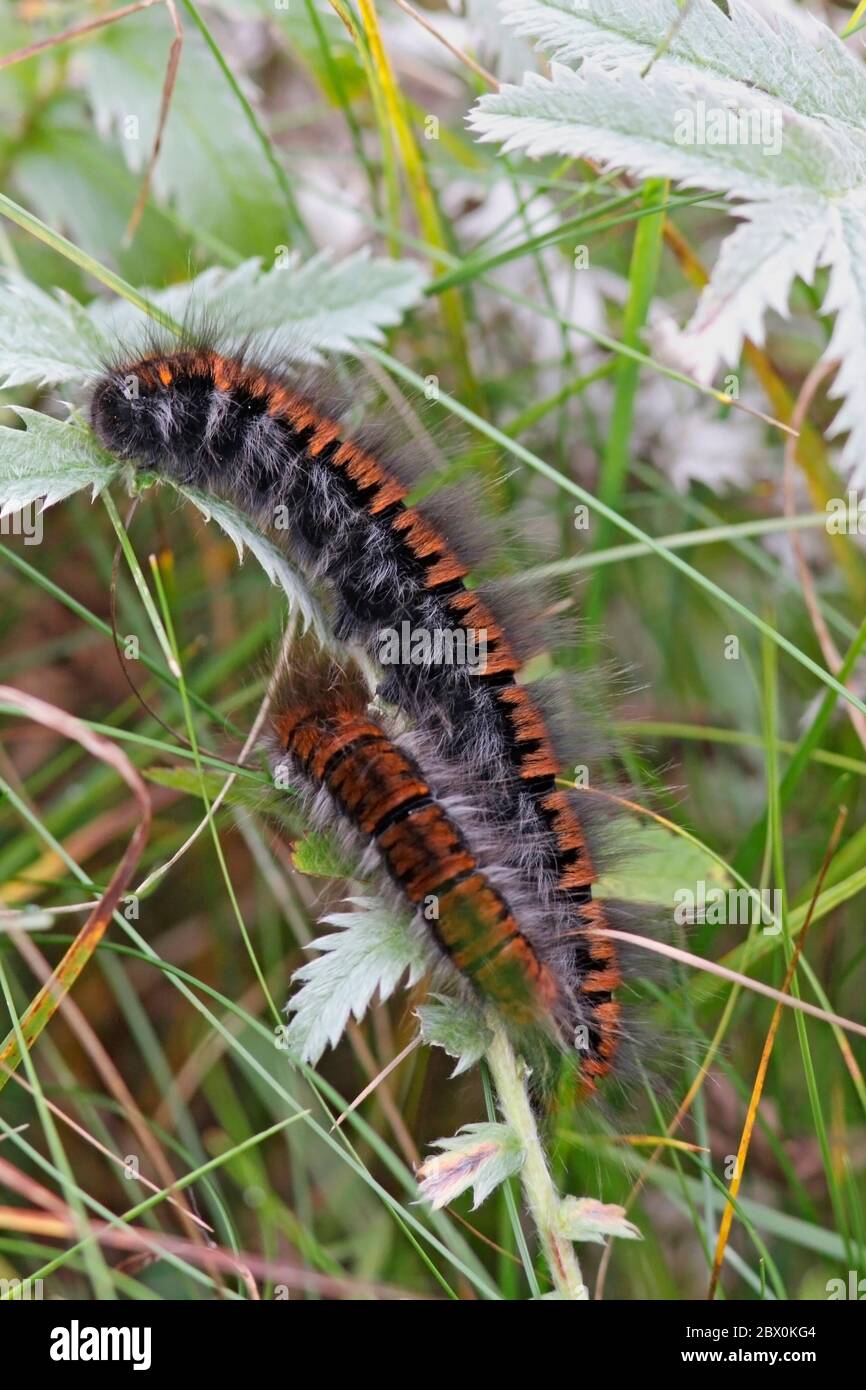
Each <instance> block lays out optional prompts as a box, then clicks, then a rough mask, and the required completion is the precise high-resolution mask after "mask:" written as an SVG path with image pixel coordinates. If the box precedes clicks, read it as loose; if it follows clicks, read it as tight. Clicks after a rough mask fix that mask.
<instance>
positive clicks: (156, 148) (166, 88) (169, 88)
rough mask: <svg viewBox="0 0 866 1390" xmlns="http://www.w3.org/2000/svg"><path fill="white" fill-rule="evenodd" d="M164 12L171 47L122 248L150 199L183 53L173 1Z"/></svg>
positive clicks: (130, 240)
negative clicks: (151, 137)
mask: <svg viewBox="0 0 866 1390" xmlns="http://www.w3.org/2000/svg"><path fill="white" fill-rule="evenodd" d="M165 5H166V9H167V10H168V13H169V17H170V19H171V25H172V28H173V29H174V38H173V39H172V41H171V48H170V49H169V51H168V63H167V64H166V68H165V77H164V78H163V82H162V95H161V97H160V102H159V117H158V119H157V123H156V135H155V136H154V140H153V146H152V148H151V151H150V155H149V156H148V160H147V166H146V168H145V171H144V178H143V179H142V181H141V187H140V188H139V190H138V197H137V198H136V200H135V207H134V208H133V209H132V212H131V213H130V216H129V221H128V222H127V224H126V231H125V232H124V234H123V242H122V244H123V246H129V245H130V244H131V242H132V239H133V237H134V236H135V233H136V230H137V228H138V224H139V222H140V221H141V219H142V215H143V213H144V209H145V208H146V207H147V200H148V198H149V197H150V184H151V180H152V179H153V171H154V169H155V167H156V161H157V160H158V159H159V152H160V150H161V149H162V140H163V136H164V135H165V127H166V122H167V121H168V113H169V111H170V109H171V98H172V96H173V95H174V84H175V82H176V81H177V70H178V67H179V66H180V55H181V53H182V51H183V25H182V24H181V22H180V15H179V14H178V12H177V5H176V4H175V0H165Z"/></svg>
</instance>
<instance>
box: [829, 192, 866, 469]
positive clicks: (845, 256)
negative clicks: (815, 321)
mask: <svg viewBox="0 0 866 1390" xmlns="http://www.w3.org/2000/svg"><path fill="white" fill-rule="evenodd" d="M829 259H830V262H831V267H832V268H831V272H830V285H829V288H828V290H827V298H826V300H825V301H824V305H823V309H824V312H825V313H835V315H836V320H835V323H834V325H833V334H832V337H831V339H830V343H829V346H828V347H827V351H826V353H825V360H827V361H832V360H833V359H834V358H838V359H839V362H840V367H839V370H838V372H837V373H836V376H835V377H834V379H833V382H832V385H831V387H830V394H831V395H832V396H834V397H836V396H841V397H842V398H843V405H842V408H841V410H839V412H838V414H837V416H836V418H835V420H834V421H833V426H832V430H831V433H833V434H840V433H841V432H842V431H844V430H847V431H849V434H848V441H847V443H846V445H845V450H844V454H843V457H844V458H845V459H847V460H849V461H850V462H851V464H852V470H851V482H852V484H853V485H854V486H855V487H861V488H862V487H864V486H866V392H864V390H863V362H864V352H866V188H863V189H861V190H860V191H859V192H858V193H857V194H852V195H851V196H850V197H849V198H845V199H844V200H843V201H841V202H840V203H838V204H837V206H836V208H835V210H834V226H833V235H832V241H831V243H830V256H829Z"/></svg>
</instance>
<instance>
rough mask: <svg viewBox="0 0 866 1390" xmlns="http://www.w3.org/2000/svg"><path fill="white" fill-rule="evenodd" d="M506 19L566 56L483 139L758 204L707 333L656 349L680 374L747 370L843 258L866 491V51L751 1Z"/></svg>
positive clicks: (482, 105)
mask: <svg viewBox="0 0 866 1390" xmlns="http://www.w3.org/2000/svg"><path fill="white" fill-rule="evenodd" d="M503 9H504V15H505V19H506V22H507V23H508V24H509V25H511V26H512V27H513V28H514V29H515V30H516V31H517V32H518V33H519V34H531V35H533V36H535V37H536V38H537V39H539V41H540V44H541V46H542V48H543V49H544V51H545V52H547V53H548V54H550V55H552V56H553V57H554V58H555V59H558V60H559V62H556V61H555V62H554V63H553V65H552V67H551V72H550V76H549V77H540V76H538V75H537V74H535V73H529V74H527V75H526V77H525V80H524V82H523V84H522V85H521V86H520V87H503V88H501V89H500V91H498V92H496V93H493V94H490V95H487V96H484V97H482V98H481V99H480V100H479V102H478V103H477V105H476V106H475V108H474V110H473V111H472V112H471V113H470V117H469V122H470V125H471V126H472V128H473V129H474V130H475V131H476V132H477V133H478V135H479V137H480V138H481V139H482V140H487V141H489V140H496V141H499V142H500V143H501V145H502V148H503V150H504V151H508V150H515V149H519V150H523V151H525V152H526V153H527V154H529V155H532V156H541V155H546V154H554V153H558V154H568V155H572V156H575V157H577V156H584V155H585V156H589V157H592V158H595V159H598V160H600V161H601V162H602V163H603V164H605V165H607V166H609V167H611V168H619V169H627V170H629V171H631V172H632V173H635V174H638V175H640V176H647V177H649V176H654V177H666V178H669V179H671V180H672V181H673V182H674V183H675V184H677V185H680V186H689V187H694V188H701V189H707V190H710V191H711V192H714V193H721V194H724V195H725V196H727V197H730V198H735V199H743V200H745V206H741V207H736V206H734V207H732V213H733V214H734V215H736V216H738V217H741V218H742V219H743V222H742V224H741V225H740V226H739V227H738V228H737V229H736V230H735V231H734V232H733V233H732V235H731V236H730V237H729V238H727V240H726V241H724V242H723V244H722V249H721V252H720V254H719V257H718V261H717V264H716V266H715V268H714V270H713V273H712V276H711V279H710V282H709V284H708V286H707V287H706V289H705V290H704V292H703V294H702V296H701V298H700V301H699V304H698V307H697V310H696V312H695V314H694V316H693V318H692V320H691V322H690V323H689V324H687V325H686V328H685V330H684V331H681V332H678V331H676V330H674V331H673V332H667V333H666V334H665V335H664V338H663V337H662V336H661V335H659V337H658V338H657V341H656V346H657V350H658V351H660V352H662V353H663V354H664V355H665V356H666V357H668V359H669V360H670V361H671V362H673V364H674V365H675V366H677V367H679V368H680V369H682V370H683V371H685V372H686V373H688V374H690V375H693V376H695V377H697V378H698V379H700V380H703V381H709V380H710V379H711V378H712V376H713V375H714V374H715V372H716V371H717V370H718V368H719V366H720V365H721V364H723V363H724V364H728V365H732V364H733V363H735V362H736V361H737V359H738V357H739V353H740V351H741V349H742V343H743V339H744V338H745V337H747V336H748V337H750V338H752V339H753V340H754V341H757V342H759V343H760V342H761V341H762V339H763V323H764V318H765V315H766V313H767V310H768V309H775V310H777V311H778V312H780V313H786V312H787V308H788V296H789V293H790V290H791V286H792V284H793V282H794V280H795V279H796V278H797V277H802V278H804V279H806V280H808V281H811V280H812V279H814V275H815V272H816V270H817V268H818V267H819V266H822V265H825V264H829V265H830V267H831V277H830V287H829V292H828V296H827V300H826V303H825V309H826V310H827V311H828V312H833V313H835V314H836V322H835V325H834V330H833V337H832V341H831V343H830V345H829V347H828V349H827V353H826V355H825V360H835V359H840V360H841V366H840V369H839V371H838V373H837V375H836V379H835V382H834V385H833V388H832V390H833V394H834V395H836V396H840V397H841V398H842V401H843V404H842V408H841V409H840V411H839V413H838V415H837V418H836V421H835V424H834V429H835V432H836V433H846V434H847V435H848V438H847V442H846V444H845V448H844V450H843V454H842V460H843V464H846V465H847V467H848V469H849V471H850V474H851V481H852V483H854V484H855V485H862V484H863V483H864V481H866V393H864V392H863V391H862V390H861V389H860V375H861V371H860V366H861V362H862V355H861V354H862V349H863V346H864V342H866V294H864V280H863V270H862V267H863V264H864V262H863V252H864V245H863V242H864V234H863V230H862V228H863V212H864V200H866V75H864V72H863V67H862V64H861V63H860V62H859V61H858V60H857V58H856V57H855V55H854V54H853V52H852V51H850V50H848V49H846V47H845V45H844V44H842V43H841V42H840V40H839V39H837V38H836V36H835V35H834V34H833V33H832V32H831V30H830V29H829V28H828V27H827V26H826V25H823V24H821V23H820V22H818V21H817V20H807V21H806V22H804V24H802V25H800V24H794V23H792V22H791V21H790V20H787V19H784V20H783V19H782V18H781V17H780V18H779V20H778V21H777V22H776V23H775V24H769V23H768V22H767V21H766V20H764V19H763V18H762V17H761V16H760V15H758V14H757V13H756V12H755V11H754V10H753V9H752V8H751V6H750V5H748V4H747V3H745V0H730V3H729V4H728V5H727V6H726V7H725V8H724V9H723V7H722V6H721V5H718V4H716V3H714V0H694V3H692V4H689V5H688V6H686V7H685V9H683V8H682V7H681V6H680V5H679V4H678V3H677V0H642V3H641V4H640V5H634V4H632V3H631V0H579V3H576V4H573V3H566V0H504V7H503ZM726 10H727V11H728V13H726V12H725V11H726ZM563 60H565V61H568V62H571V63H579V64H580V67H579V70H578V71H576V72H575V71H574V70H573V69H572V68H568V67H563V66H562V65H561V64H562V61H563ZM714 122H715V123H716V124H715V126H714V124H713V123H714ZM711 131H715V133H714V134H711V133H710V132H711ZM719 132H721V134H722V136H723V138H722V139H720V140H719V139H718V135H719Z"/></svg>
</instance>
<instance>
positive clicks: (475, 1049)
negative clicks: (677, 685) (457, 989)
mask: <svg viewBox="0 0 866 1390" xmlns="http://www.w3.org/2000/svg"><path fill="white" fill-rule="evenodd" d="M434 999H435V1000H436V1002H435V1003H432V1004H422V1005H421V1006H420V1008H419V1009H418V1019H419V1021H420V1024H421V1036H422V1038H423V1039H424V1041H425V1042H426V1043H429V1044H430V1045H431V1046H434V1047H441V1048H442V1049H443V1050H444V1051H445V1052H447V1053H448V1056H449V1057H456V1058H457V1066H456V1067H455V1068H454V1070H453V1072H452V1073H451V1075H452V1076H460V1074H461V1072H464V1071H468V1070H469V1068H470V1067H474V1066H475V1064H476V1063H477V1062H480V1060H481V1058H482V1057H483V1056H484V1054H485V1052H486V1051H487V1049H488V1048H489V1046H490V1044H491V1042H492V1041H493V1034H492V1033H491V1032H490V1029H489V1028H488V1027H487V1026H486V1025H485V1023H484V1016H483V1014H482V1012H481V1010H480V1009H479V1008H478V1006H477V1004H474V1003H473V1002H472V1001H471V1000H464V999H449V998H447V997H446V996H445V995H435V996H434Z"/></svg>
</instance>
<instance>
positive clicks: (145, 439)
mask: <svg viewBox="0 0 866 1390" xmlns="http://www.w3.org/2000/svg"><path fill="white" fill-rule="evenodd" d="M130 380H132V381H133V382H134V385H135V389H134V390H130V389H129V383H130ZM91 418H92V422H93V425H94V428H95V430H96V432H97V435H98V436H99V438H100V440H101V441H102V443H103V444H104V445H105V447H106V448H108V449H109V450H110V451H111V452H113V453H114V454H116V455H118V456H119V457H121V458H125V459H134V460H136V461H138V462H139V463H140V464H141V465H142V466H144V467H146V468H148V469H150V470H151V471H153V472H155V473H158V474H162V475H163V476H166V477H168V478H170V479H172V480H174V481H177V482H179V483H182V484H185V485H193V486H195V487H198V488H200V489H203V490H205V491H209V492H211V493H212V494H214V495H218V496H221V497H224V498H227V499H228V500H230V501H232V502H233V503H234V504H235V505H237V506H239V507H240V508H241V509H243V510H244V511H245V512H247V513H248V514H250V515H251V516H252V517H253V518H254V519H255V520H256V522H257V523H258V524H259V525H261V526H263V527H265V528H273V527H274V525H275V523H276V518H277V517H278V516H279V517H280V518H281V519H282V521H283V524H284V525H285V526H286V527H287V529H286V530H285V531H279V532H277V534H278V535H280V536H283V537H284V536H288V544H289V545H290V546H291V548H292V551H293V555H294V556H295V558H296V559H298V560H299V561H300V562H301V563H302V564H303V565H304V566H305V568H306V569H307V570H308V572H309V573H310V574H311V575H312V576H313V577H314V578H317V579H321V580H322V581H324V582H325V584H326V586H327V587H328V588H329V589H330V591H331V593H332V596H333V599H334V609H335V611H334V627H335V632H336V635H337V636H338V637H340V638H343V639H352V640H355V641H360V642H362V643H363V644H365V645H366V647H367V648H368V650H369V651H370V652H371V654H372V655H373V656H374V657H375V656H376V655H377V654H378V652H379V650H380V640H381V634H382V631H383V629H384V628H386V627H387V628H388V629H399V628H400V627H401V625H403V624H404V623H405V624H408V627H409V630H410V631H412V632H421V633H437V632H440V633H441V632H450V633H455V632H456V633H457V634H458V635H462V636H463V638H464V647H466V648H468V647H470V646H473V647H474V646H476V645H477V638H478V635H479V634H481V635H482V638H483V650H484V659H483V661H481V662H477V663H476V662H462V663H460V662H453V661H451V660H448V659H443V657H442V655H441V654H440V655H437V651H436V646H435V643H434V644H431V647H430V649H429V650H428V652H427V653H426V654H425V655H423V656H422V658H421V659H420V660H418V659H417V658H416V656H415V653H414V651H413V652H412V654H411V655H410V656H408V657H407V656H406V654H405V653H403V654H399V655H398V659H397V660H396V661H394V662H393V664H391V665H390V666H389V667H388V678H387V680H386V681H385V683H384V685H383V687H382V693H383V695H384V697H385V699H386V700H388V701H389V702H391V703H392V704H394V705H396V706H398V707H399V708H401V709H402V710H403V711H404V712H405V714H406V715H408V717H409V718H410V720H411V721H412V722H413V724H415V725H416V726H417V727H418V728H419V729H421V730H422V731H423V733H424V735H425V739H426V743H427V745H428V747H431V748H433V749H434V750H435V754H436V756H437V758H439V759H441V762H442V765H443V766H445V767H448V768H450V769H451V770H452V774H453V775H456V776H457V778H458V779H459V780H460V781H461V782H462V785H463V787H464V789H465V791H466V792H467V793H468V794H469V796H470V798H471V799H472V800H473V801H474V802H475V803H476V805H477V807H478V813H479V816H480V818H481V820H482V821H483V822H484V823H485V824H486V825H487V826H488V827H490V828H491V831H492V833H494V837H495V838H496V839H497V840H498V847H499V855H498V856H497V857H498V859H499V862H500V864H501V867H502V869H503V872H508V873H510V874H512V875H513V878H514V882H515V883H519V884H520V885H521V887H522V892H523V894H524V897H525V898H526V899H527V900H528V901H529V900H531V901H532V902H533V903H534V907H533V915H534V916H536V917H537V918H538V919H539V922H540V923H543V929H542V928H541V927H540V928H539V931H538V933H537V936H536V940H537V941H540V939H541V937H542V936H544V938H545V941H546V955H547V960H546V962H545V961H544V957H543V955H542V954H541V953H539V954H538V956H537V959H538V961H539V962H542V963H545V964H546V965H547V967H548V968H549V969H551V970H552V971H554V973H555V974H556V977H557V979H558V980H559V982H560V995H561V996H562V998H561V999H559V1000H558V1003H557V1007H559V1005H560V1004H563V1003H564V999H565V998H566V997H568V996H570V997H571V998H578V997H582V998H584V999H586V998H588V997H589V996H591V998H592V1008H591V1010H590V1011H589V1012H590V1015H591V1016H590V1018H589V1021H588V1028H589V1038H588V1045H587V1048H586V1052H585V1056H584V1058H583V1067H582V1070H583V1074H584V1079H585V1082H586V1084H587V1085H589V1086H592V1085H593V1084H594V1082H595V1080H597V1079H598V1078H599V1077H601V1076H603V1075H604V1074H605V1073H606V1072H607V1071H608V1070H609V1069H610V1066H611V1061H612V1057H613V1053H614V1051H615V1042H614V1040H615V1038H616V1035H617V1031H618V1024H619V1004H618V1003H617V1001H616V1000H615V999H614V998H613V995H614V991H615V990H616V989H617V987H618V985H619V984H620V969H619V964H618V960H617V953H616V949H615V947H614V945H613V943H612V941H611V940H610V939H609V938H607V937H606V936H604V935H603V934H602V929H603V927H604V925H605V913H604V911H603V910H602V906H601V904H600V903H599V902H598V901H594V900H593V896H592V883H593V881H594V879H595V877H596V871H595V863H594V855H593V854H591V853H590V848H589V845H588V838H587V833H586V818H585V815H584V813H583V808H582V806H581V804H580V802H579V801H578V800H577V798H575V797H574V796H573V795H572V794H571V793H570V792H568V791H567V790H565V789H563V788H562V787H561V786H559V785H557V779H561V778H562V775H563V767H564V760H563V756H562V753H561V750H560V746H559V742H558V740H557V738H556V737H555V736H554V733H553V727H552V723H551V720H550V718H549V716H548V714H547V713H546V710H545V702H544V700H543V697H542V693H541V692H539V691H538V690H536V689H533V688H532V687H530V686H528V685H527V684H524V683H520V681H519V679H518V678H519V676H520V675H521V671H522V667H523V664H524V653H522V652H519V651H518V648H519V647H520V646H521V643H520V641H519V640H518V639H517V637H516V635H515V633H516V619H515V617H514V615H510V614H509V613H508V612H507V605H506V604H505V603H504V601H503V599H502V596H501V595H496V594H495V593H493V592H490V591H486V590H481V589H470V588H468V587H467V584H466V578H467V575H468V573H469V562H468V559H467V558H465V557H464V553H463V549H462V547H460V546H459V544H458V545H454V544H452V542H451V541H450V540H449V539H447V538H446V531H447V530H449V529H450V528H449V527H448V525H447V523H445V524H443V522H442V521H441V519H439V518H436V519H434V516H433V512H432V510H431V509H430V508H429V507H427V506H415V505H410V504H409V502H408V500H407V498H408V491H409V486H410V484H411V481H412V479H413V476H414V475H416V474H417V473H418V472H419V471H420V470H418V469H417V468H415V467H414V466H413V464H412V460H411V459H409V458H407V457H406V454H405V453H404V454H402V455H393V456H392V455H391V454H389V452H388V451H387V450H386V449H384V448H383V447H382V446H381V444H374V443H372V442H370V441H369V440H367V439H365V437H364V436H363V435H362V434H358V433H352V432H351V431H348V430H347V429H346V428H344V426H343V425H342V424H341V421H340V418H339V413H338V412H337V411H336V410H334V409H332V408H330V407H329V403H328V400H327V399H326V398H325V397H324V396H323V395H322V394H321V393H320V392H317V391H316V389H315V388H311V387H304V388H301V387H298V386H296V385H294V384H292V382H291V381H290V379H289V378H287V377H286V376H285V375H284V374H283V373H282V372H280V371H278V370H274V369H272V368H270V367H266V366H264V365H262V364H261V363H256V362H253V361H251V360H246V359H245V358H244V357H243V355H235V356H226V355H223V354H221V353H219V352H217V351H216V350H215V349H214V348H213V347H212V346H209V345H206V344H203V343H199V344H195V345H191V346H186V347H183V348H181V349H179V350H172V351H165V352H160V351H154V352H151V353H149V354H148V355H146V356H144V357H142V358H141V359H139V360H137V361H125V362H120V363H117V364H115V365H114V366H113V367H112V368H111V369H110V370H108V371H107V372H106V373H105V375H104V376H103V378H102V379H101V380H100V381H99V382H98V384H97V386H96V388H95V390H94V393H93V397H92V404H91ZM374 748H375V743H374V742H371V744H370V745H369V749H370V751H371V752H372V751H373V750H374ZM379 751H380V753H381V751H382V750H381V748H380V750H379ZM382 756H384V754H382ZM381 770H382V769H380V771H381ZM419 772H420V769H418V772H414V771H413V772H411V773H410V772H409V771H407V772H406V776H407V777H408V778H409V779H410V780H411V777H412V776H417V775H418V773H419ZM422 780H423V778H422ZM346 809H347V811H349V810H350V809H351V808H349V807H348V806H347V808H346ZM455 828H457V827H455ZM390 867H391V866H390V865H389V868H390ZM523 939H525V940H526V941H527V942H529V941H530V935H529V934H526V933H524V937H523ZM536 949H538V948H536ZM527 959H528V957H527ZM554 961H555V965H554V963H553V962H554ZM566 1012H567V1010H566ZM551 1016H553V1015H551ZM572 1021H573V1020H572ZM557 1022H558V1024H559V1026H561V1023H562V1019H561V1018H560V1019H558V1020H557Z"/></svg>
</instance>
